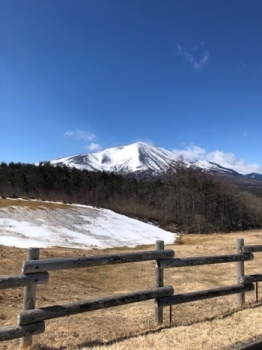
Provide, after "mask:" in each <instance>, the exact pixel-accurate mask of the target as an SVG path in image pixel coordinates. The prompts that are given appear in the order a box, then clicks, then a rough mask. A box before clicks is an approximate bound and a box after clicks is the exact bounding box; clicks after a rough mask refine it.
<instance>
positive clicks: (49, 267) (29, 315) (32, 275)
mask: <svg viewBox="0 0 262 350" xmlns="http://www.w3.org/2000/svg"><path fill="white" fill-rule="evenodd" d="M255 252H262V245H261V246H260V245H255V246H245V245H244V240H243V239H238V240H237V252H236V254H228V255H217V256H202V257H190V258H182V259H178V258H174V256H175V253H174V251H173V250H169V249H164V242H163V241H157V242H156V250H153V251H142V252H135V253H124V254H111V255H100V256H87V257H86V256H84V257H77V258H62V259H61V258H60V259H48V260H39V249H38V248H30V249H29V251H28V258H27V260H26V261H24V263H23V267H22V272H23V274H21V275H12V276H0V289H5V288H17V287H24V305H23V311H21V312H20V314H19V315H18V325H16V326H12V327H5V328H0V341H5V340H11V339H15V338H22V339H21V345H22V346H30V345H31V344H32V336H33V335H36V334H40V333H43V332H44V331H45V321H46V320H49V319H53V318H57V317H63V316H69V315H73V314H78V313H82V312H87V311H93V310H98V309H104V308H109V307H115V306H119V305H125V304H130V303H136V302H141V301H145V300H150V299H155V321H156V322H157V323H158V324H162V323H163V307H165V306H170V307H171V306H172V305H175V304H182V303H187V302H191V301H196V300H202V299H208V298H214V297H218V296H224V295H229V294H238V305H239V306H242V305H243V304H244V302H245V292H246V291H250V290H253V289H254V285H253V283H254V282H256V283H257V282H258V281H262V275H249V276H245V274H244V262H245V261H247V260H253V259H254V255H253V253H255ZM149 260H155V261H156V267H155V288H153V289H149V290H142V291H137V292H133V293H126V294H120V295H114V296H109V297H104V298H96V299H91V300H84V301H79V302H73V303H69V304H63V305H54V306H48V307H43V308H41V309H40V308H38V309H36V308H35V299H36V286H37V284H41V283H48V279H49V274H48V271H54V270H62V269H72V268H80V267H90V266H103V265H109V264H123V263H134V262H142V261H149ZM229 262H236V271H237V283H236V285H231V286H227V287H221V288H216V289H209V290H203V291H197V292H190V293H184V294H175V295H174V288H173V287H172V286H164V269H166V268H178V267H182V266H199V265H210V264H219V263H229Z"/></svg>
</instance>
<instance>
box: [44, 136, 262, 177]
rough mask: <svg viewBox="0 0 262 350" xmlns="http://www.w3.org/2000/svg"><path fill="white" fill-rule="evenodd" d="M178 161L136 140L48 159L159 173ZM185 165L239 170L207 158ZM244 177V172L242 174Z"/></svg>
mask: <svg viewBox="0 0 262 350" xmlns="http://www.w3.org/2000/svg"><path fill="white" fill-rule="evenodd" d="M178 161H179V158H177V157H176V156H175V155H174V154H173V153H172V152H170V151H168V150H166V149H164V148H161V147H156V146H153V145H151V144H148V143H145V142H135V143H132V144H130V145H119V146H116V147H111V148H107V149H105V150H102V151H98V152H94V153H88V154H81V155H77V156H73V157H65V158H60V159H55V160H52V161H50V164H52V165H55V166H56V165H60V166H63V165H66V166H68V167H74V168H77V169H80V170H89V171H106V172H114V173H117V174H122V175H126V174H134V175H139V174H144V173H149V174H151V175H157V176H161V175H163V174H164V173H166V172H167V171H168V170H170V169H172V170H174V169H175V165H176V162H178ZM184 163H185V166H187V167H189V166H193V167H195V168H198V169H201V170H203V171H207V172H212V173H218V174H221V175H237V176H239V175H240V174H239V173H237V172H236V171H234V170H232V169H228V168H224V167H222V166H221V165H219V164H216V163H213V162H210V161H208V160H196V161H195V162H192V163H191V162H188V161H185V162H184ZM243 177H244V176H243ZM247 177H249V178H251V179H257V180H262V175H259V174H249V175H247Z"/></svg>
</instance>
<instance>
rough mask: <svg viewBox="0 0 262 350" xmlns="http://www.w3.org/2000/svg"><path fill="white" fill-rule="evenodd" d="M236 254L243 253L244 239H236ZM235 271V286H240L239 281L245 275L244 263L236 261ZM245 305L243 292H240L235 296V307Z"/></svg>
mask: <svg viewBox="0 0 262 350" xmlns="http://www.w3.org/2000/svg"><path fill="white" fill-rule="evenodd" d="M236 248H237V254H243V251H244V239H243V238H237V247H236ZM236 264H237V265H236V271H237V284H241V282H240V279H241V277H243V276H244V275H245V268H244V264H245V262H244V261H238V262H237V263H236ZM244 304H245V292H241V293H239V294H237V305H238V307H242V306H243V305H244Z"/></svg>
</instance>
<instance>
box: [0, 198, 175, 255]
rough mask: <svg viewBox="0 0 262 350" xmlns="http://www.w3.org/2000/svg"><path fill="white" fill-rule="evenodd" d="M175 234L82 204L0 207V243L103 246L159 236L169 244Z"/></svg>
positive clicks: (141, 241) (130, 243)
mask: <svg viewBox="0 0 262 350" xmlns="http://www.w3.org/2000/svg"><path fill="white" fill-rule="evenodd" d="M176 236H177V235H176V234H174V233H171V232H168V231H164V230H162V229H160V228H158V227H156V226H153V225H150V224H146V223H144V222H141V221H138V220H135V219H131V218H129V217H126V216H124V215H120V214H117V213H115V212H113V211H111V210H107V209H98V208H93V207H88V206H83V205H71V206H68V207H67V208H66V209H47V208H44V207H42V208H41V207H39V209H37V210H31V209H29V208H26V207H16V206H13V207H6V208H1V209H0V244H2V245H5V246H14V247H19V248H28V247H39V248H47V247H68V248H81V249H92V248H98V249H104V248H113V247H123V246H127V247H135V246H137V245H148V244H154V243H155V241H156V240H159V239H161V240H163V241H165V243H166V244H170V243H173V242H174V241H175V238H176Z"/></svg>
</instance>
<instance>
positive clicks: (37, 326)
mask: <svg viewBox="0 0 262 350" xmlns="http://www.w3.org/2000/svg"><path fill="white" fill-rule="evenodd" d="M44 331H45V323H44V322H39V323H34V324H30V325H26V326H13V327H6V328H1V329H0V341H4V340H12V339H17V338H22V337H25V336H28V335H35V334H41V333H44Z"/></svg>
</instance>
